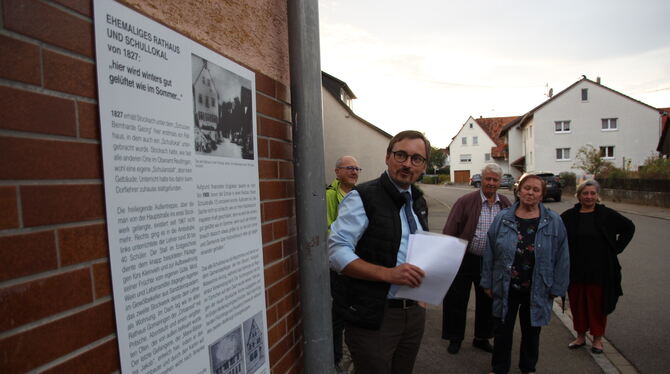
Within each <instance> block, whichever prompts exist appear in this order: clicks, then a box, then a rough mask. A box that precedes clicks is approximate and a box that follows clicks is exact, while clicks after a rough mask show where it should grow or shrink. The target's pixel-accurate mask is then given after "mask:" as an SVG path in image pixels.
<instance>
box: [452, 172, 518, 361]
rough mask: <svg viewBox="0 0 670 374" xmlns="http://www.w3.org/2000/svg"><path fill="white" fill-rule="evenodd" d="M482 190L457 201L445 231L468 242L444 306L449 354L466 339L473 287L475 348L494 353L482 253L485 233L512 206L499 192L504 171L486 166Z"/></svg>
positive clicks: (484, 244) (457, 348)
mask: <svg viewBox="0 0 670 374" xmlns="http://www.w3.org/2000/svg"><path fill="white" fill-rule="evenodd" d="M481 175H482V183H481V189H480V190H478V191H475V192H471V193H469V194H467V195H464V196H462V197H461V198H460V199H458V200H457V201H456V203H455V204H454V206H453V208H451V212H449V218H447V222H446V224H445V225H444V230H442V232H443V233H444V234H447V235H451V236H457V237H459V238H461V239H465V240H467V241H468V242H469V244H468V248H467V251H466V253H465V256H464V257H463V262H462V263H461V267H460V268H459V269H458V273H457V274H456V278H455V279H454V282H453V283H452V284H451V288H449V291H448V292H447V295H446V296H445V297H444V301H443V304H442V339H447V340H449V346H448V347H447V352H449V353H451V354H456V353H458V351H459V350H460V349H461V343H462V342H463V338H464V336H465V318H466V313H467V309H468V300H469V299H470V286H471V285H472V284H474V286H475V301H476V307H475V336H474V339H473V341H472V345H473V346H474V347H476V348H479V349H482V350H484V351H486V352H492V351H493V347H492V346H491V343H490V342H489V339H490V338H491V337H492V336H493V319H492V316H491V298H490V297H488V296H487V295H486V294H485V293H484V290H483V289H482V288H481V287H479V272H480V270H481V266H482V254H483V253H484V248H486V233H487V232H488V230H489V226H491V222H493V217H495V216H496V214H498V212H500V211H501V210H502V209H505V208H507V207H508V206H510V201H509V199H507V197H505V196H502V195H499V194H498V193H497V191H498V188H499V187H500V178H501V177H502V169H501V168H500V166H498V165H496V164H486V165H485V166H484V168H483V169H482V172H481Z"/></svg>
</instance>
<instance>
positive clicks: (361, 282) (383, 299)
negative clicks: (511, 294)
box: [328, 131, 430, 374]
mask: <svg viewBox="0 0 670 374" xmlns="http://www.w3.org/2000/svg"><path fill="white" fill-rule="evenodd" d="M429 154H430V143H429V142H428V140H427V139H426V138H425V136H424V135H423V134H422V133H420V132H418V131H403V132H400V133H399V134H397V135H396V136H394V137H393V139H391V142H390V143H389V146H388V148H387V150H386V166H387V170H386V171H385V172H384V173H383V174H382V175H381V176H380V177H379V178H377V179H375V180H372V181H369V182H366V183H363V184H360V185H358V186H356V187H355V188H354V189H353V190H352V191H351V192H350V193H349V194H348V195H347V196H345V198H344V200H342V203H341V204H340V206H339V213H338V217H337V219H336V220H335V222H333V224H332V225H331V226H330V229H331V232H330V237H329V239H328V252H329V256H330V266H331V268H332V269H333V270H335V271H337V272H338V273H341V274H343V276H342V281H343V283H345V286H344V288H343V289H344V292H342V293H341V294H340V293H338V294H337V295H336V296H335V300H334V303H335V306H336V308H339V310H340V311H341V312H342V313H343V314H344V316H345V319H346V321H347V325H346V331H345V341H346V343H347V346H348V347H349V351H350V352H351V357H352V360H353V362H354V367H355V369H356V372H358V373H370V374H376V373H380V374H387V373H389V374H390V373H394V374H402V373H407V374H409V373H411V372H412V369H413V367H414V362H415V361H416V355H417V353H418V351H419V345H420V344H421V338H422V336H423V330H424V322H425V318H426V310H425V309H424V307H423V306H421V305H419V304H418V303H417V302H416V301H414V300H408V299H400V298H396V297H395V296H394V295H395V292H396V291H397V289H398V287H399V286H403V285H404V286H410V287H418V286H419V285H420V284H421V282H422V280H423V277H424V275H425V274H424V271H423V270H422V269H420V268H419V267H417V266H415V265H411V264H408V263H406V262H405V259H406V256H407V246H408V240H409V235H410V234H413V233H415V232H417V231H421V230H426V231H427V230H428V206H427V204H426V200H425V199H424V198H423V193H422V192H421V191H420V190H419V189H418V188H416V187H415V186H414V185H413V183H414V182H416V181H417V180H418V179H419V177H421V175H422V174H423V173H424V171H425V170H426V160H427V159H428V157H429Z"/></svg>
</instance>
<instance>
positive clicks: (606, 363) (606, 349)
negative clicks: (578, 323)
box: [553, 298, 640, 374]
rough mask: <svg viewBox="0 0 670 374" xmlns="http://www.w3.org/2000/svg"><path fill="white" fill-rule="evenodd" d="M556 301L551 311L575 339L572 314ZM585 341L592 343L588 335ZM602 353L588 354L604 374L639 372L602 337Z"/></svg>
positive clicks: (631, 373)
mask: <svg viewBox="0 0 670 374" xmlns="http://www.w3.org/2000/svg"><path fill="white" fill-rule="evenodd" d="M558 299H559V298H557V300H554V305H553V310H554V314H555V315H556V317H557V318H558V319H559V320H561V322H563V325H564V326H565V327H566V328H567V329H568V331H570V333H571V334H572V336H574V337H575V338H576V337H577V332H576V331H575V330H574V329H573V328H572V313H570V309H569V308H568V309H566V310H565V311H563V310H562V308H561V305H560V304H559V301H558ZM586 340H587V341H588V342H592V339H591V338H590V337H589V335H588V334H587V335H586ZM602 340H603V343H604V344H603V353H602V354H595V353H593V352H591V350H590V349H589V350H588V352H589V354H590V355H591V357H593V360H594V361H595V362H596V363H597V364H598V366H600V368H601V369H602V370H603V373H605V374H619V373H622V374H639V373H640V372H639V371H638V370H637V369H636V368H635V366H633V364H631V363H630V361H628V360H627V359H626V358H625V357H624V356H623V355H622V354H621V352H619V351H618V350H617V349H616V348H615V347H614V346H613V345H612V344H611V343H610V342H609V341H608V340H607V339H606V338H605V337H604V336H603V338H602Z"/></svg>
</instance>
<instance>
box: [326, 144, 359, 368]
mask: <svg viewBox="0 0 670 374" xmlns="http://www.w3.org/2000/svg"><path fill="white" fill-rule="evenodd" d="M361 170H362V169H361V168H360V167H358V161H356V159H355V158H353V157H351V156H342V157H340V158H338V159H337V161H336V162H335V180H333V182H332V183H331V184H330V185H329V186H328V187H327V188H326V206H327V212H326V218H327V220H328V231H330V225H331V224H332V223H333V222H334V221H335V219H337V207H338V206H339V205H340V202H341V201H342V199H344V196H345V195H346V194H348V193H349V191H351V189H352V188H354V186H355V185H356V182H357V181H358V173H360V172H361ZM338 277H339V276H338V275H337V273H336V272H334V271H332V270H331V271H330V289H331V293H334V292H336V291H335V289H336V288H337V287H338V286H340V284H338ZM339 283H341V282H339ZM332 313H333V351H334V352H333V353H334V356H335V357H334V358H335V367H336V370H337V372H338V373H339V372H342V368H341V366H340V361H341V360H342V334H343V333H344V318H343V317H342V315H341V314H340V313H338V312H337V311H336V310H335V308H332Z"/></svg>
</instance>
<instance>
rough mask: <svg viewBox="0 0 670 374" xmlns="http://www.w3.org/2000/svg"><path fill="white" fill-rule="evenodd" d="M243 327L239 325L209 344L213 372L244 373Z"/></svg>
mask: <svg viewBox="0 0 670 374" xmlns="http://www.w3.org/2000/svg"><path fill="white" fill-rule="evenodd" d="M242 355H243V352H242V329H241V328H240V327H239V326H238V327H236V328H235V329H233V330H232V331H230V332H229V333H227V334H226V335H224V336H223V337H222V338H221V339H219V340H217V341H215V342H214V343H213V344H211V345H210V346H209V362H210V363H211V367H212V373H213V374H241V373H244V372H245V371H244V358H243V357H242Z"/></svg>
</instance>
